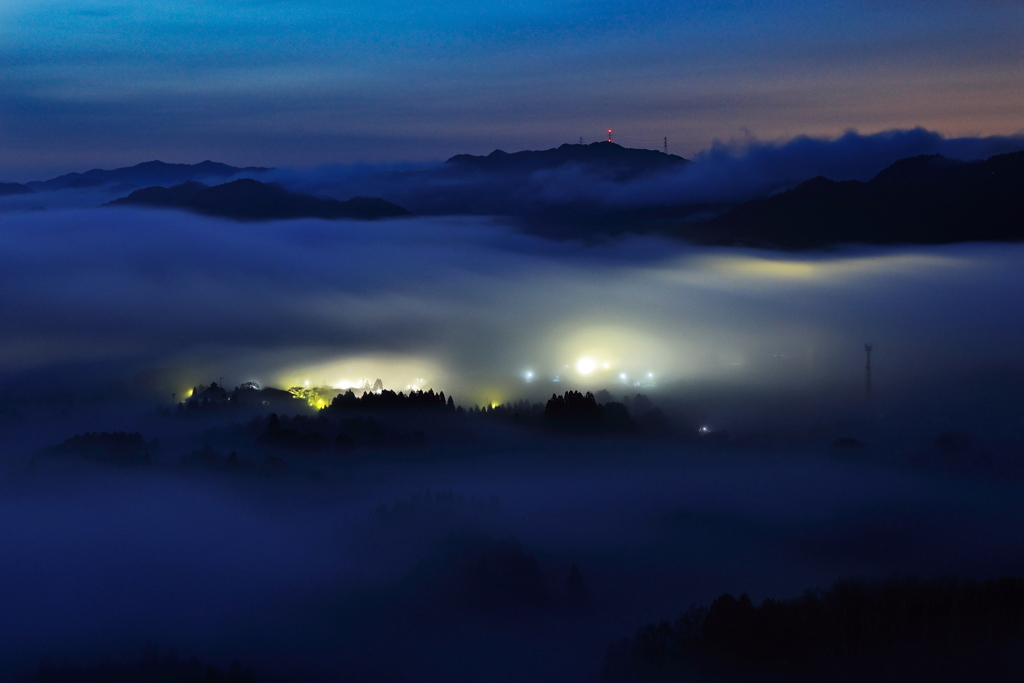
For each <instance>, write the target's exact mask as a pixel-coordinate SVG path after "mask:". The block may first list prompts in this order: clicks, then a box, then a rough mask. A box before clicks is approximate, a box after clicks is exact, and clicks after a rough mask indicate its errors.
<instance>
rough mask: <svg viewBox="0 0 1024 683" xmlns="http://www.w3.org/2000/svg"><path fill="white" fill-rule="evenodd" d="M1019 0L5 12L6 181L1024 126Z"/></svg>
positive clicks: (2, 162) (42, 7) (254, 3)
mask: <svg viewBox="0 0 1024 683" xmlns="http://www.w3.org/2000/svg"><path fill="white" fill-rule="evenodd" d="M1022 29H1024V3H1021V2H1019V1H1011V0H974V1H967V0H963V1H957V0H945V1H939V2H930V3H925V2H914V1H909V0H908V1H896V2H886V3H882V2H876V1H873V0H861V1H848V2H838V3H836V2H830V3H822V2H806V1H805V0H784V1H781V2H773V3H763V2H762V3H755V2H719V3H707V2H704V3H698V2H664V1H662V0H652V1H650V2H621V1H613V0H597V1H594V0H564V1H552V2H511V3H508V2H503V3H493V2H487V1H477V2H468V1H463V0H456V1H451V2H407V1H403V0H392V1H390V2H375V3H365V2H359V3H357V2H337V1H334V2H332V1H323V0H306V1H290V2H285V1H277V0H161V1H159V2H156V1H152V0H135V1H132V2H129V1H126V0H84V1H82V2H75V3H72V2H67V1H54V0H5V2H3V3H2V4H0V67H2V68H0V166H2V168H3V169H4V175H5V176H6V178H4V179H7V180H15V179H20V180H25V179H28V178H29V177H35V176H36V175H46V174H47V173H54V172H60V171H66V170H84V169H85V168H86V167H92V166H113V165H123V164H129V163H136V162H138V161H142V160H146V159H151V158H161V159H164V160H167V161H183V162H195V161H201V160H202V159H205V158H213V159H217V160H222V161H226V162H229V163H236V164H242V165H248V164H264V165H288V166H308V165H315V164H321V163H327V162H341V163H350V162H357V161H367V162H390V161H400V160H408V161H422V160H430V159H439V158H445V157H447V156H450V155H451V154H455V153H458V152H474V153H480V152H487V151H490V150H491V149H494V148H496V147H500V148H504V149H508V150H514V149H522V148H545V147H550V146H553V145H557V144H560V143H562V142H566V141H575V140H577V139H578V138H579V137H580V136H583V137H584V138H585V139H597V137H598V136H599V135H600V132H601V131H602V130H603V129H605V128H607V127H613V128H615V129H616V131H617V133H618V134H619V135H620V138H619V139H620V140H622V141H623V142H624V143H627V144H631V146H651V147H653V146H657V142H658V141H660V140H661V139H662V138H663V137H666V136H667V137H668V138H669V141H670V144H671V147H672V151H676V152H678V153H681V154H684V155H687V156H689V155H692V154H694V153H696V152H698V151H699V150H701V149H705V148H707V147H708V146H709V145H710V144H711V142H712V141H713V140H715V139H725V140H728V139H733V138H739V139H742V138H744V137H748V136H755V137H757V138H760V139H783V138H789V137H793V136H795V135H799V134H805V133H806V134H811V135H824V136H835V135H838V134H841V133H842V132H843V131H845V130H847V129H849V128H856V129H858V130H860V131H862V132H874V131H879V130H886V129H890V128H909V127H912V126H916V125H923V126H925V127H928V128H930V129H933V130H937V131H939V132H941V133H944V134H947V135H957V136H959V135H987V134H999V133H1003V134H1007V133H1014V132H1017V131H1019V130H1021V128H1024V123H1022V122H1021V117H1020V111H1021V110H1022V105H1024V68H1022V67H1024V41H1021V40H1020V36H1021V35H1024V30H1022Z"/></svg>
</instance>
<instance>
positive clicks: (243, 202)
mask: <svg viewBox="0 0 1024 683" xmlns="http://www.w3.org/2000/svg"><path fill="white" fill-rule="evenodd" d="M107 206H156V207H163V208H173V209H186V210H188V211H194V212H195V213H201V214H205V215H207V216H221V217H225V218H236V219H238V220H250V221H253V220H257V221H258V220H275V219H284V218H357V219H362V220H373V219H376V218H394V217H397V216H408V215H409V212H408V211H406V210H405V209H403V208H402V207H400V206H398V205H397V204H392V203H391V202H389V201H386V200H384V199H380V198H378V197H353V198H352V199H349V200H347V201H344V202H342V201H338V200H337V199H321V198H319V197H314V196H312V195H308V194H296V193H294V192H290V191H288V190H286V189H284V188H283V187H280V186H279V185H273V184H266V183H261V182H260V181H258V180H253V179H251V178H243V179H241V180H234V181H232V182H230V183H224V184H223V185H215V186H213V187H208V186H206V185H204V184H203V183H200V182H195V181H190V182H186V183H182V184H181V185H175V186H174V187H146V188H143V189H141V190H136V191H135V192H132V193H131V194H130V195H128V196H127V197H122V198H121V199H115V200H114V201H112V202H109V203H108V204H107Z"/></svg>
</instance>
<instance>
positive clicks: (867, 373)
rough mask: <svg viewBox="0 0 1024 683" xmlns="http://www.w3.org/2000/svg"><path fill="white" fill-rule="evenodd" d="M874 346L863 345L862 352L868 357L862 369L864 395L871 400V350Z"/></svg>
mask: <svg viewBox="0 0 1024 683" xmlns="http://www.w3.org/2000/svg"><path fill="white" fill-rule="evenodd" d="M873 347H874V344H864V351H865V352H866V353H867V355H868V364H867V365H866V366H865V367H864V394H865V395H866V396H867V397H868V398H871V349H872V348H873Z"/></svg>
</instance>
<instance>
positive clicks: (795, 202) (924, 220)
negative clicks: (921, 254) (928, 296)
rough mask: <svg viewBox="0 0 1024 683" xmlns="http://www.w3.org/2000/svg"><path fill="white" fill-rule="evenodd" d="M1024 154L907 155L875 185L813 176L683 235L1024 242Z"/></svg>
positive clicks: (703, 238) (802, 243) (822, 242)
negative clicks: (976, 157) (973, 157)
mask: <svg viewBox="0 0 1024 683" xmlns="http://www.w3.org/2000/svg"><path fill="white" fill-rule="evenodd" d="M1022 188H1024V152H1015V153H1012V154H1001V155H998V156H993V157H990V158H989V159H987V160H985V161H976V162H964V161H957V160H955V159H948V158H946V157H943V156H941V155H930V156H919V157H913V158H909V159H902V160H900V161H897V162H896V163H894V164H892V165H891V166H889V167H888V168H886V169H884V170H883V171H882V172H880V173H879V174H878V175H876V176H875V177H874V178H872V179H871V180H869V181H868V182H866V183H864V182H860V181H856V180H846V181H841V182H836V181H833V180H829V179H827V178H824V177H821V176H819V177H817V178H812V179H811V180H808V181H806V182H804V183H802V184H800V185H799V186H797V187H795V188H793V189H791V190H788V191H786V192H782V193H780V194H777V195H774V196H771V197H767V198H763V199H754V200H752V201H748V202H745V203H743V204H740V205H738V206H735V207H733V208H732V209H730V210H729V211H727V212H726V213H724V214H723V215H721V216H719V217H718V218H716V219H714V220H712V221H710V222H708V223H704V224H700V225H688V226H682V227H680V228H678V229H677V231H676V233H677V234H679V235H681V236H683V237H689V238H691V239H696V240H697V241H700V242H705V243H711V244H747V245H752V246H762V247H777V248H783V249H809V248H815V247H824V246H828V245H834V244H840V243H849V242H859V243H867V244H897V243H913V244H944V243H950V242H968V241H1008V242H1015V241H1020V240H1022V239H1024V220H1022V218H1024V211H1022V209H1024V204H1022V201H1021V197H1022Z"/></svg>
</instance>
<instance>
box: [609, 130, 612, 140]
mask: <svg viewBox="0 0 1024 683" xmlns="http://www.w3.org/2000/svg"><path fill="white" fill-rule="evenodd" d="M611 141H612V129H611V128H609V129H608V142H611Z"/></svg>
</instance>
